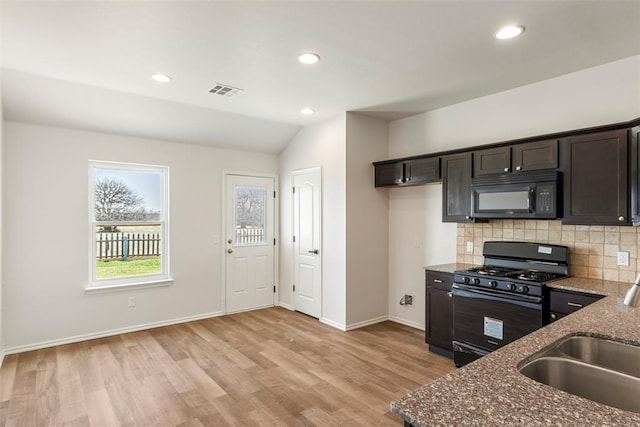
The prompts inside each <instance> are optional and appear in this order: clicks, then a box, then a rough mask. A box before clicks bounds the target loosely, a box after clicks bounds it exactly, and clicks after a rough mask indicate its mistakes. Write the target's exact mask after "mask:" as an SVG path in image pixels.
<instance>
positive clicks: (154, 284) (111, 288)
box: [84, 277, 173, 294]
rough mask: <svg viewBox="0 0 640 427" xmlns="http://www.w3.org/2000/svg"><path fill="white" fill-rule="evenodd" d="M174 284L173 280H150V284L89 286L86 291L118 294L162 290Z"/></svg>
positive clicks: (88, 292) (89, 292)
mask: <svg viewBox="0 0 640 427" xmlns="http://www.w3.org/2000/svg"><path fill="white" fill-rule="evenodd" d="M172 284H173V278H171V277H170V278H167V279H159V280H150V281H148V282H132V283H122V284H117V285H99V286H87V287H86V288H85V289H84V291H85V293H87V294H101V293H105V292H118V291H125V290H129V289H145V288H160V287H165V286H171V285H172Z"/></svg>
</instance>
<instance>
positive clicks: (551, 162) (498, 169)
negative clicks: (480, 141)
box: [473, 139, 558, 176]
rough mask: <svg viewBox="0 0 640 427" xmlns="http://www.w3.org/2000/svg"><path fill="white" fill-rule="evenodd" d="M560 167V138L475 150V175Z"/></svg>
mask: <svg viewBox="0 0 640 427" xmlns="http://www.w3.org/2000/svg"><path fill="white" fill-rule="evenodd" d="M557 167H558V140H557V139H549V140H544V141H534V142H527V143H523V144H516V145H510V146H506V147H497V148H489V149H486V150H477V151H474V152H473V176H484V175H496V174H504V173H509V172H524V171H532V170H541V169H556V168H557Z"/></svg>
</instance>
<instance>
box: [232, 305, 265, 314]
mask: <svg viewBox="0 0 640 427" xmlns="http://www.w3.org/2000/svg"><path fill="white" fill-rule="evenodd" d="M271 307H275V304H267V305H259V306H257V307H251V308H241V309H240V310H232V311H227V312H226V313H224V314H237V313H245V312H247V311H253V310H262V309H263V308H271Z"/></svg>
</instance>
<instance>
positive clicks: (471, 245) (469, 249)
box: [467, 242, 473, 252]
mask: <svg viewBox="0 0 640 427" xmlns="http://www.w3.org/2000/svg"><path fill="white" fill-rule="evenodd" d="M467 252H473V242H467Z"/></svg>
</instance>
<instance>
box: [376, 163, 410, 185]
mask: <svg viewBox="0 0 640 427" xmlns="http://www.w3.org/2000/svg"><path fill="white" fill-rule="evenodd" d="M374 167H375V186H376V187H387V186H390V185H400V184H403V179H404V174H403V171H404V163H403V162H395V163H385V164H382V165H375V166H374Z"/></svg>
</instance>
